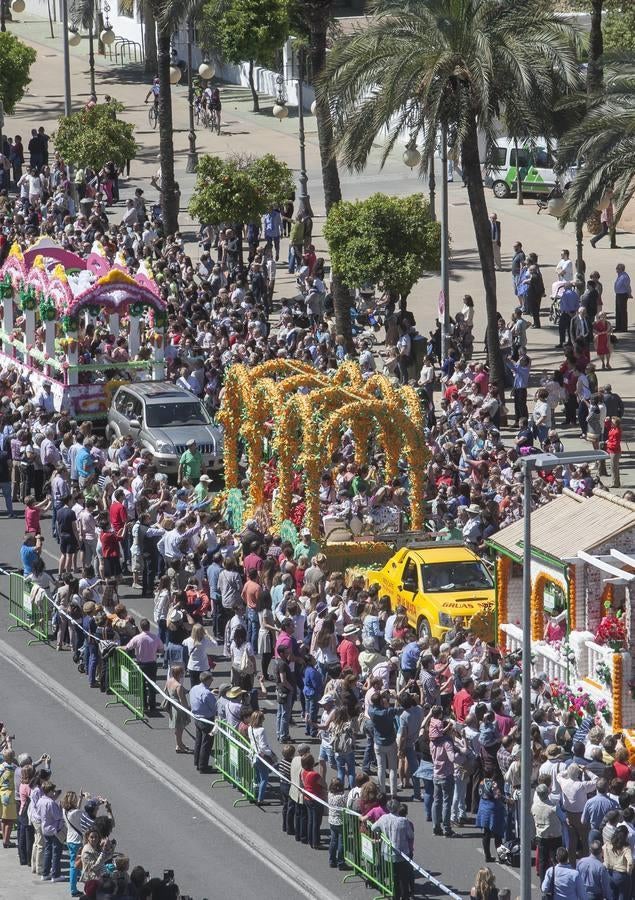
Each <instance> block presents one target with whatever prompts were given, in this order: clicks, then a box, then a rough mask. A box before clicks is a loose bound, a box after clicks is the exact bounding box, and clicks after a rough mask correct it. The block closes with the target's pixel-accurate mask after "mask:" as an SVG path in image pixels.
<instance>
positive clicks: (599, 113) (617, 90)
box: [558, 63, 635, 222]
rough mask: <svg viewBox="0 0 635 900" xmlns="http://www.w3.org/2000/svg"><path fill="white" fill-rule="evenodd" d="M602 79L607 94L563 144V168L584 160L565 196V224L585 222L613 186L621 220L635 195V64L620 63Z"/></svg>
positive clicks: (594, 102)
mask: <svg viewBox="0 0 635 900" xmlns="http://www.w3.org/2000/svg"><path fill="white" fill-rule="evenodd" d="M604 77H605V81H604V90H603V92H602V93H601V94H599V95H594V96H593V98H592V99H591V100H590V102H589V106H588V110H587V113H586V115H585V116H584V118H583V119H582V120H581V121H580V123H579V124H578V125H577V126H575V127H574V128H572V129H571V130H570V131H568V132H567V134H565V135H564V136H563V137H562V138H561V140H560V144H559V148H558V152H559V162H560V164H561V165H568V164H572V163H575V162H576V161H578V160H580V161H582V165H580V167H579V168H578V170H577V173H576V177H575V179H574V181H573V183H572V185H571V187H570V188H569V190H568V192H567V205H566V207H565V212H564V216H563V220H562V221H563V222H566V221H575V222H578V221H580V222H581V221H584V220H585V219H587V218H588V217H589V216H590V215H592V214H593V213H594V212H595V210H596V209H597V207H598V203H599V201H600V200H601V198H602V196H603V195H604V192H605V191H606V189H607V188H608V187H610V186H612V187H613V191H614V198H613V199H614V202H615V204H616V219H617V218H618V217H619V216H620V215H621V214H622V212H623V210H624V207H625V206H626V204H627V203H628V202H629V200H630V199H631V198H632V197H633V195H634V194H635V65H633V64H632V63H631V64H622V65H621V70H620V71H619V72H612V71H608V70H607V71H606V73H605V76H604Z"/></svg>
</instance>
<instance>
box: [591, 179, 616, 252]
mask: <svg viewBox="0 0 635 900" xmlns="http://www.w3.org/2000/svg"><path fill="white" fill-rule="evenodd" d="M610 196H611V198H612V192H611V194H610ZM614 222H615V212H614V210H613V200H612V199H609V202H608V203H607V205H606V206H605V207H604V209H603V210H602V212H601V213H600V231H599V232H598V233H597V234H596V235H595V237H592V238H591V241H590V244H591V246H592V247H596V246H597V244H598V242H599V241H601V240H602V238H604V237H606V235H607V234H608V233H609V231H610V230H611V228H613V223H614Z"/></svg>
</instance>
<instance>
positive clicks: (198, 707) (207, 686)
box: [189, 672, 218, 773]
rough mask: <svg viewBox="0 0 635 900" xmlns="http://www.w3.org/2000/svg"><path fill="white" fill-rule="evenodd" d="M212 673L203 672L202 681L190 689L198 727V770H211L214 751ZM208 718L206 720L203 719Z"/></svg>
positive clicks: (195, 723)
mask: <svg viewBox="0 0 635 900" xmlns="http://www.w3.org/2000/svg"><path fill="white" fill-rule="evenodd" d="M211 684H212V673H211V672H203V673H202V675H201V678H200V681H199V683H198V684H197V685H195V686H194V687H193V688H192V689H191V690H190V697H189V699H190V709H191V710H192V717H193V719H194V727H195V729H196V739H195V741H194V766H195V768H196V770H197V771H198V772H201V773H205V772H208V771H209V757H210V754H211V752H212V740H213V738H212V729H213V728H214V721H215V720H216V714H217V709H218V707H217V703H216V697H215V696H214V694H213V693H212V691H211ZM202 720H206V721H202Z"/></svg>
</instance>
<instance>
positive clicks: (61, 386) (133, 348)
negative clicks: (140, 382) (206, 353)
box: [0, 238, 167, 418]
mask: <svg viewBox="0 0 635 900" xmlns="http://www.w3.org/2000/svg"><path fill="white" fill-rule="evenodd" d="M0 305H1V316H2V318H1V321H0V346H1V350H0V368H1V369H2V370H3V371H4V370H6V369H7V368H9V367H13V368H17V369H18V370H19V371H20V373H21V375H23V376H24V375H26V376H28V377H29V379H30V381H31V384H32V385H33V388H34V390H35V391H36V392H37V390H38V388H39V386H40V385H41V384H42V382H43V381H45V380H48V381H50V383H51V386H52V395H53V398H54V402H55V408H56V409H57V410H60V409H62V408H66V409H68V410H69V411H70V412H71V413H72V414H73V415H75V416H76V417H78V418H98V417H99V416H101V415H104V414H105V413H106V411H107V409H108V406H109V404H110V398H111V396H112V392H113V391H114V390H115V389H116V387H117V386H118V385H119V384H121V383H122V382H123V381H128V380H133V379H135V378H136V377H145V378H152V379H154V380H161V379H162V378H164V342H165V341H164V336H165V327H166V325H167V313H166V304H165V301H164V300H163V299H162V298H161V296H160V294H159V290H158V287H157V285H156V283H155V282H154V280H153V279H152V277H151V273H148V272H144V271H141V272H139V273H137V274H136V275H135V276H134V277H133V276H131V275H130V274H129V273H128V271H127V269H126V268H125V266H124V265H122V264H121V263H117V262H116V263H115V264H114V265H111V264H110V263H109V262H108V260H107V258H106V256H105V255H104V254H103V252H99V248H96V249H93V252H91V253H90V254H89V255H88V257H86V258H84V257H80V256H78V255H77V254H75V253H71V252H70V251H68V250H65V249H63V248H62V247H60V246H59V245H58V244H55V243H54V242H53V241H51V240H49V239H48V238H43V239H41V240H40V241H38V242H37V243H36V244H34V245H33V246H32V247H30V248H29V249H28V250H27V251H25V252H24V253H23V252H22V251H21V250H20V248H19V246H18V245H17V244H16V245H14V246H13V247H12V248H11V251H10V253H9V255H8V257H7V259H6V261H5V263H4V265H3V266H2V268H0ZM91 325H92V326H93V329H96V330H97V331H98V332H99V333H101V334H102V335H103V336H107V335H110V336H114V338H119V337H120V336H122V335H125V337H126V339H127V346H126V354H125V355H126V357H127V360H125V361H121V360H114V359H113V360H110V359H108V358H98V359H89V360H88V361H86V358H85V354H82V351H81V348H82V343H83V342H85V339H86V335H87V329H88V331H89V333H90V332H91V329H90V328H89V326H91ZM112 339H113V338H111V340H112ZM142 343H145V344H146V345H149V346H150V347H151V352H150V353H143V354H141V355H142V356H147V357H148V358H147V359H138V358H137V357H138V356H139V351H140V348H141V345H142Z"/></svg>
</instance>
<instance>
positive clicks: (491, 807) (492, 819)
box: [476, 778, 505, 862]
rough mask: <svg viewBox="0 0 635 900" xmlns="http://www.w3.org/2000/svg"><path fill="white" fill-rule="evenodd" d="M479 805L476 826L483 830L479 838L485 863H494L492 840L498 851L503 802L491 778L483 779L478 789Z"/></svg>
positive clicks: (503, 822) (501, 838)
mask: <svg viewBox="0 0 635 900" xmlns="http://www.w3.org/2000/svg"><path fill="white" fill-rule="evenodd" d="M478 793H479V804H478V811H477V813H476V825H477V827H478V828H482V829H483V836H482V838H481V840H482V843H483V852H484V854H485V861H486V862H494V861H495V857H493V856H492V838H494V846H495V847H496V849H498V848H499V847H500V845H501V843H502V840H503V835H504V833H505V800H504V799H503V795H502V794H501V790H500V788H499V786H498V784H497V783H496V781H494V779H493V778H484V779H483V781H482V782H481V784H480V786H479V789H478Z"/></svg>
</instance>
